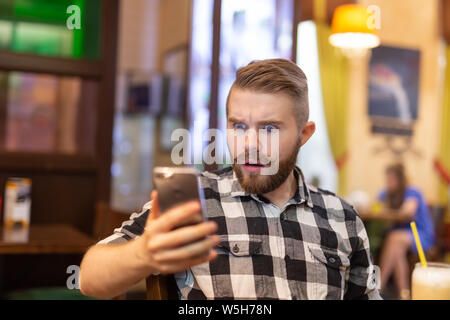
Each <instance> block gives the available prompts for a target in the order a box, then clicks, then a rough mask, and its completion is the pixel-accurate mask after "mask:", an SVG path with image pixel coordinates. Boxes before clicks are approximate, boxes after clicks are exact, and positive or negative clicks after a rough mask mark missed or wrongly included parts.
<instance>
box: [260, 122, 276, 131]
mask: <svg viewBox="0 0 450 320" xmlns="http://www.w3.org/2000/svg"><path fill="white" fill-rule="evenodd" d="M263 129H264V130H266V131H267V132H271V131H272V130H275V129H278V128H277V127H275V126H273V125H271V124H268V125H265V126H264V128H263Z"/></svg>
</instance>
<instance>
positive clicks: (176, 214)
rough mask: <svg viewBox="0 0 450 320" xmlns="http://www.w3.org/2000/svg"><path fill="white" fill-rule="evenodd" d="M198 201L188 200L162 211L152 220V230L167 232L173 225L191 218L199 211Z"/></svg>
mask: <svg viewBox="0 0 450 320" xmlns="http://www.w3.org/2000/svg"><path fill="white" fill-rule="evenodd" d="M200 210H201V207H200V202H199V201H189V202H186V203H183V204H180V205H178V206H176V207H174V208H172V209H170V210H169V211H167V212H165V213H162V214H161V215H160V216H159V218H158V219H156V220H152V226H151V228H152V230H153V231H154V232H167V231H170V230H172V229H173V228H174V227H176V226H178V225H180V224H182V223H183V222H185V221H187V220H189V219H190V218H192V216H193V215H195V214H198V213H200V212H201V211H200Z"/></svg>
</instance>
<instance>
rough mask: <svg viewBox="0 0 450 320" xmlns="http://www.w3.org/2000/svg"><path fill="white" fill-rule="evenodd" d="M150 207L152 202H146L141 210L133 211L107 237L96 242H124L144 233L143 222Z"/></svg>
mask: <svg viewBox="0 0 450 320" xmlns="http://www.w3.org/2000/svg"><path fill="white" fill-rule="evenodd" d="M151 209H152V202H151V201H150V202H147V203H146V204H145V205H144V206H143V208H142V210H141V212H135V213H133V214H132V215H131V216H130V218H129V219H128V220H127V221H125V222H123V223H122V225H121V226H120V227H119V228H116V229H114V233H113V234H112V235H110V236H109V237H107V238H105V239H103V240H101V241H99V242H98V243H97V244H110V243H124V242H127V241H129V240H131V239H134V238H136V237H139V236H140V235H141V234H142V233H144V228H145V223H146V221H147V217H148V215H149V212H150V210H151Z"/></svg>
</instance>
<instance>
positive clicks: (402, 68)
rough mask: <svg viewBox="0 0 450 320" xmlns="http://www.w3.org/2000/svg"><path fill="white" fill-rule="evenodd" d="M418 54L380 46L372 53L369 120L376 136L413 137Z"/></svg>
mask: <svg viewBox="0 0 450 320" xmlns="http://www.w3.org/2000/svg"><path fill="white" fill-rule="evenodd" d="M419 64H420V51H418V50H412V49H404V48H395V47H387V46H380V47H377V48H375V49H373V51H372V57H371V61H370V71H369V116H370V119H371V122H372V132H373V133H376V134H388V135H400V136H412V134H413V125H414V122H415V121H416V120H417V115H418V95H419V71H420V70H419V69H420V67H419Z"/></svg>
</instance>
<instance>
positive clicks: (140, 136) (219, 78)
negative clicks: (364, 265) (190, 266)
mask: <svg viewBox="0 0 450 320" xmlns="http://www.w3.org/2000/svg"><path fill="white" fill-rule="evenodd" d="M268 58H284V59H289V60H291V61H294V62H295V63H296V64H298V65H299V66H300V67H301V68H302V70H303V71H304V73H305V74H306V76H307V79H308V89H309V107H310V120H311V121H314V122H315V123H316V132H315V133H314V135H313V137H312V138H311V139H310V141H308V143H307V144H305V145H304V146H303V147H302V148H301V149H300V152H299V156H298V158H297V165H298V166H299V167H300V168H301V169H302V171H303V173H304V176H305V179H306V180H307V182H308V183H309V184H311V185H314V186H317V187H320V188H322V189H326V190H330V191H331V192H334V193H336V194H338V195H340V196H341V197H342V198H344V199H346V200H347V201H348V202H349V203H351V204H352V205H353V206H354V207H355V208H356V209H358V211H360V213H361V218H362V220H363V221H364V225H365V227H366V230H367V234H368V237H369V240H370V246H371V253H372V255H373V259H374V264H375V265H378V266H380V260H382V252H383V247H384V245H385V244H386V242H387V238H388V237H387V230H388V229H389V226H390V225H391V221H389V220H387V219H383V215H382V214H378V213H379V212H380V211H382V210H381V209H380V208H381V207H382V206H383V205H384V204H383V201H384V200H383V199H382V197H381V196H380V194H381V192H382V190H385V189H386V187H387V183H388V182H387V178H386V175H387V173H388V172H389V170H387V168H391V169H392V168H393V166H392V164H401V165H400V166H399V165H397V166H394V167H395V168H397V169H398V168H399V167H401V168H402V172H403V174H404V176H405V177H406V178H405V179H406V180H405V181H407V184H408V185H410V186H413V187H414V188H415V189H416V190H418V192H419V193H420V194H421V196H422V197H423V200H424V203H425V204H426V207H427V209H428V214H429V217H430V220H431V221H432V227H433V231H434V234H435V240H434V241H433V243H431V244H430V245H429V246H427V247H426V248H424V249H426V250H419V252H418V253H415V252H413V251H412V250H410V251H408V252H407V259H408V267H409V279H411V275H412V273H413V270H414V268H417V265H418V264H420V263H423V261H428V262H429V263H432V262H437V263H446V264H449V263H450V204H449V198H450V0H395V1H391V0H132V1H125V0H58V1H53V0H0V222H1V224H0V297H1V299H11V300H15V299H94V298H92V297H87V296H84V295H83V294H82V293H81V292H80V290H79V287H78V286H77V284H78V283H77V277H78V274H79V266H80V263H81V260H82V258H83V255H84V253H85V252H86V250H87V249H88V248H89V247H90V246H92V245H94V244H95V243H97V242H98V241H100V240H101V239H104V238H106V237H108V236H109V235H111V234H112V233H113V230H114V229H115V228H117V227H118V226H120V224H121V223H122V222H123V221H126V220H128V219H129V217H130V215H131V214H132V213H133V212H139V211H140V209H141V208H142V206H143V205H144V204H145V203H146V202H148V201H149V199H150V193H151V192H152V190H153V189H154V185H153V180H152V170H153V168H154V167H156V166H175V165H176V164H174V163H173V161H172V158H171V154H172V150H173V147H174V145H175V144H176V141H173V139H172V138H171V136H172V132H173V131H174V130H176V129H178V128H184V129H186V130H188V132H189V133H190V134H191V136H192V137H193V141H194V142H199V141H202V132H204V131H205V130H206V129H210V128H216V129H219V130H225V129H226V109H225V106H226V99H227V94H228V91H229V89H230V87H231V85H232V83H233V81H234V79H235V75H236V70H237V69H238V68H239V67H242V66H245V65H247V64H248V63H249V62H251V61H253V60H261V59H268ZM203 148H204V144H202V143H201V142H200V143H196V144H194V148H192V153H193V154H194V155H195V154H202V152H203ZM194 166H195V167H196V168H197V169H198V170H200V171H203V170H209V171H211V170H216V169H220V168H222V167H223V166H224V164H207V163H205V162H204V161H203V162H202V161H200V162H199V163H195V164H194ZM391 171H392V170H391ZM362 213H365V214H362ZM418 227H420V226H418ZM419 241H420V239H419ZM415 245H416V246H418V245H417V242H416V244H415ZM424 247H425V245H424ZM421 252H424V254H423V257H420V253H421ZM382 267H383V266H382ZM394 273H395V272H393V275H392V276H391V277H390V278H388V279H387V280H386V283H385V284H384V286H385V290H384V292H385V293H384V296H383V297H384V298H385V299H400V298H401V297H402V295H401V293H400V292H399V290H400V289H399V287H398V285H397V280H396V278H395V274H394ZM381 274H383V270H381ZM449 288H450V286H449ZM449 290H450V289H449ZM169 291H170V287H168V286H167V285H166V283H165V282H164V279H163V277H161V276H160V277H158V276H151V277H148V278H147V279H143V280H142V281H141V282H139V283H137V284H136V285H135V286H133V287H132V288H130V290H129V291H128V292H126V293H125V294H123V295H121V296H119V297H116V298H114V299H128V300H134V299H139V300H140V299H166V298H168V297H169V296H170V292H169ZM449 297H450V296H449ZM449 297H448V299H450V298H449Z"/></svg>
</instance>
